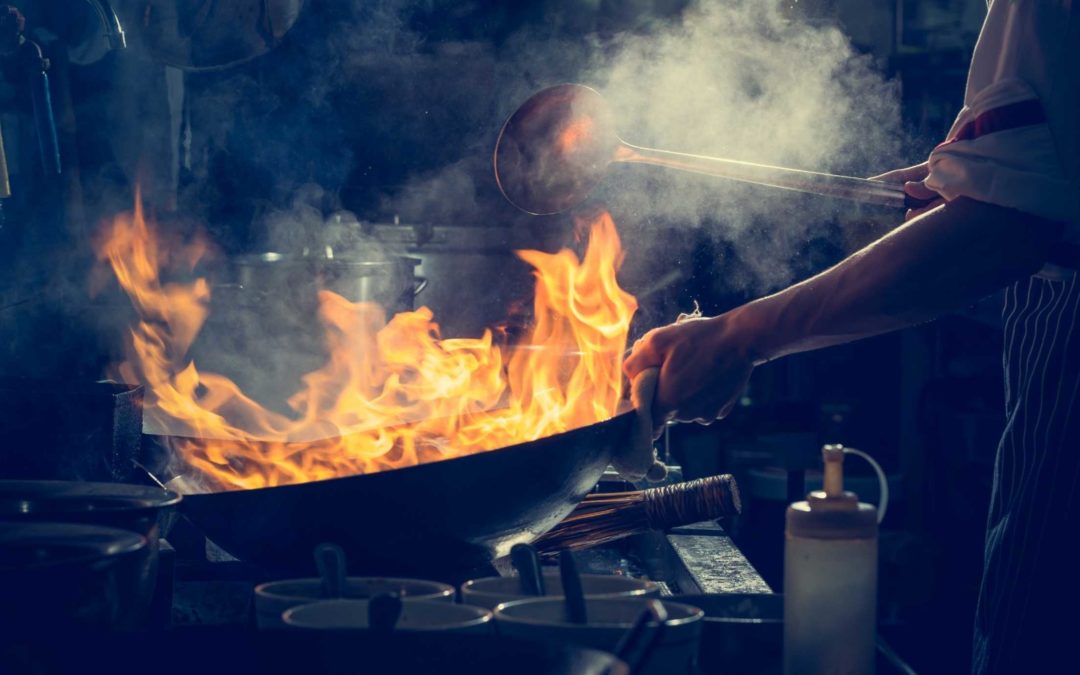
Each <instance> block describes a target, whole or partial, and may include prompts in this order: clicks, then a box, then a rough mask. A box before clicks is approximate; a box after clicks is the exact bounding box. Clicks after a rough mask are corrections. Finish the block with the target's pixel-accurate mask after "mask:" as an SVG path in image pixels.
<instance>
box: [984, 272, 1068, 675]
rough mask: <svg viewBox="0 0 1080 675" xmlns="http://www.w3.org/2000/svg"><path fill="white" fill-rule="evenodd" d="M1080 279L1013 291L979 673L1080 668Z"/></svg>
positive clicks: (1039, 282)
mask: <svg viewBox="0 0 1080 675" xmlns="http://www.w3.org/2000/svg"><path fill="white" fill-rule="evenodd" d="M1078 278H1080V274H1078V275H1072V276H1071V278H1067V279H1064V280H1051V279H1045V278H1040V277H1031V278H1029V279H1027V280H1025V281H1020V282H1017V283H1016V284H1015V285H1013V286H1012V287H1010V288H1009V289H1008V290H1007V291H1006V299H1005V308H1004V314H1003V316H1004V320H1005V348H1004V356H1003V358H1004V365H1005V404H1006V415H1007V417H1006V427H1005V432H1004V434H1003V435H1002V438H1001V443H1000V445H999V446H998V453H997V462H996V465H995V469H994V487H993V495H992V497H991V502H990V516H989V522H988V526H987V535H986V559H985V565H984V570H983V581H982V586H981V589H980V594H979V605H978V609H977V611H976V618H975V643H974V654H973V657H974V659H973V672H974V673H977V674H979V675H983V674H989V673H994V674H997V673H1035V672H1080V658H1078V656H1080V650H1077V648H1076V645H1078V644H1080V592H1078V589H1080V580H1078V579H1076V578H1075V575H1076V573H1077V572H1080V558H1078V557H1077V556H1076V555H1075V554H1074V550H1077V549H1080V546H1078V545H1077V543H1076V542H1077V538H1078V537H1080V396H1078V394H1080V319H1078V315H1080V283H1078V281H1077V280H1078ZM1042 667H1051V668H1052V669H1051V670H1046V671H1043V670H1040V668H1042ZM1062 668H1064V669H1062Z"/></svg>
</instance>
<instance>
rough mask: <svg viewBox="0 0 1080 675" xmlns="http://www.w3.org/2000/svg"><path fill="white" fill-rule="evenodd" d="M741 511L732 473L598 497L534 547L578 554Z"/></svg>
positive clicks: (588, 500)
mask: <svg viewBox="0 0 1080 675" xmlns="http://www.w3.org/2000/svg"><path fill="white" fill-rule="evenodd" d="M741 511H742V500H741V499H740V497H739V487H738V485H737V484H736V483H735V479H734V478H733V477H732V476H731V475H729V474H722V475H719V476H709V477H708V478H698V479H697V480H692V481H687V482H685V483H677V484H675V485H667V486H664V487H659V488H650V489H648V490H637V491H634V492H606V493H594V494H590V495H588V496H586V497H585V499H584V500H583V501H582V502H581V503H580V504H578V506H577V508H575V509H574V511H573V512H571V513H570V515H569V516H567V517H566V518H565V519H564V520H563V521H562V522H561V523H559V524H558V525H556V526H555V528H554V529H553V530H551V531H550V532H548V533H547V534H545V535H544V536H542V537H540V538H539V539H537V540H536V542H535V543H534V545H535V546H536V548H537V549H538V550H540V551H541V553H544V554H551V553H554V552H555V551H560V550H571V551H574V550H580V549H585V548H590V547H592V546H599V545H601V544H605V543H608V542H611V541H615V540H617V539H622V538H624V537H629V536H631V535H634V534H638V533H640V532H645V531H648V530H666V529H668V528H672V527H677V526H679V525H690V524H692V523H699V522H702V521H705V520H715V519H717V518H724V517H727V516H734V515H737V514H739V513H740V512H741Z"/></svg>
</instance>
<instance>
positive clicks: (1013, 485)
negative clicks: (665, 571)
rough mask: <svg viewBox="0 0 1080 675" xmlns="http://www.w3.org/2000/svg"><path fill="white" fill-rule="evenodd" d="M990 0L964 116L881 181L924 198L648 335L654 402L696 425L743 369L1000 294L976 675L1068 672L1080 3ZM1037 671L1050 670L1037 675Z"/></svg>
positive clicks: (638, 349)
mask: <svg viewBox="0 0 1080 675" xmlns="http://www.w3.org/2000/svg"><path fill="white" fill-rule="evenodd" d="M1076 4H1077V3H1075V2H1073V1H1072V0H990V2H989V11H988V14H987V17H986V21H985V23H984V25H983V28H982V32H981V34H980V36H979V41H978V44H977V45H976V48H975V52H974V55H973V57H972V60H971V67H970V70H969V73H968V82H967V90H966V93H965V97H964V107H963V109H962V110H961V111H960V114H959V116H958V117H957V119H956V122H955V123H954V124H953V127H952V129H951V130H950V132H949V134H948V136H947V138H946V139H945V140H944V141H943V142H942V143H941V144H940V145H938V146H937V147H936V148H935V149H934V150H933V152H931V153H930V157H929V159H928V160H927V161H926V162H924V163H923V164H919V165H917V166H913V167H910V168H907V169H900V170H897V171H892V172H890V173H887V174H884V175H882V176H880V177H879V178H880V179H881V180H885V181H897V182H900V181H903V182H904V184H905V190H906V191H907V193H908V194H910V195H912V196H915V197H918V198H921V199H928V198H934V202H933V203H932V204H931V205H930V206H929V207H927V208H924V209H921V210H919V211H914V212H909V213H908V214H907V218H906V219H905V220H906V222H905V223H904V224H903V225H902V226H901V227H899V228H897V229H896V230H894V231H893V232H891V233H890V234H888V235H887V236H885V237H882V238H881V239H880V240H878V241H877V242H875V243H873V244H871V245H870V246H868V247H866V248H864V249H863V250H861V251H859V252H857V253H855V254H853V255H851V256H850V257H848V258H847V259H845V260H844V261H842V262H840V263H839V264H837V265H836V266H835V267H833V268H831V269H829V270H827V271H825V272H822V273H821V274H819V275H817V276H815V277H813V278H811V279H808V280H806V281H803V282H802V283H799V284H796V285H794V286H791V287H790V288H787V289H785V290H783V291H781V292H779V293H776V294H775V295H771V296H769V297H765V298H761V299H759V300H756V301H754V302H751V303H749V304H746V305H743V306H741V307H738V308H736V309H733V310H731V311H729V312H727V313H725V314H721V315H720V316H715V317H708V318H699V319H695V320H691V321H683V322H680V323H678V324H673V325H670V326H665V327H663V328H658V329H656V330H653V331H650V332H649V333H648V334H646V335H645V336H644V337H643V338H642V339H641V340H639V341H638V343H637V344H636V345H635V346H634V350H633V353H632V354H631V356H630V357H629V359H628V360H627V362H626V371H627V375H629V376H630V377H631V378H633V376H634V375H636V374H638V373H639V372H641V371H642V370H644V369H646V368H650V367H659V368H660V378H659V383H658V388H657V393H656V401H655V409H656V410H657V411H659V412H662V413H664V414H665V415H666V416H667V418H668V419H675V420H682V421H698V422H705V423H707V422H710V421H712V420H714V419H717V418H722V417H724V416H725V415H727V414H728V412H729V411H730V410H731V409H732V406H733V405H734V404H735V402H736V401H737V400H738V398H739V397H740V394H741V392H742V391H743V388H744V387H745V386H746V383H747V380H748V379H749V377H750V374H751V373H752V372H753V370H754V368H755V367H756V366H758V365H760V364H762V363H765V362H767V361H771V360H772V359H777V358H780V357H782V356H785V355H787V354H793V353H797V352H802V351H808V350H811V349H819V348H821V347H828V346H831V345H837V344H841V343H845V342H849V341H852V340H857V339H859V338H863V337H867V336H871V335H877V334H879V333H884V332H887V331H892V330H896V329H899V328H903V327H906V326H911V325H914V324H917V323H920V322H924V321H928V320H930V319H933V318H934V317H936V316H938V315H940V314H942V313H944V312H948V311H950V310H953V309H957V308H960V307H964V306H965V305H968V304H970V303H972V302H974V301H976V300H978V299H979V298H982V297H984V296H986V295H988V294H990V293H991V292H993V291H996V290H998V289H1002V288H1004V289H1005V303H1004V309H1003V319H1004V332H1005V335H1004V338H1005V339H1004V358H1003V361H1004V367H1005V401H1006V418H1005V428H1004V433H1003V435H1002V438H1001V441H1000V444H999V445H998V450H997V459H996V466H995V471H994V486H993V494H992V497H991V504H990V515H989V522H988V527H987V533H986V553H985V562H984V568H983V576H982V583H981V587H980V594H979V602H978V608H977V610H976V617H975V639H974V651H973V672H975V673H1006V672H1008V673H1025V672H1036V671H1037V668H1038V666H1039V665H1043V664H1056V665H1057V666H1058V667H1059V668H1060V667H1061V666H1062V665H1065V664H1069V665H1067V666H1066V668H1067V669H1071V668H1075V667H1077V666H1076V665H1075V656H1076V648H1075V642H1076V640H1077V639H1080V618H1078V617H1080V614H1078V612H1080V582H1078V580H1077V578H1076V575H1077V573H1080V557H1078V556H1077V555H1076V553H1075V552H1074V551H1075V550H1077V549H1080V545H1078V544H1077V543H1076V542H1077V540H1078V538H1080V275H1078V274H1077V273H1076V271H1075V270H1077V269H1080V8H1077V7H1075V5H1076ZM1047 672H1049V671H1047Z"/></svg>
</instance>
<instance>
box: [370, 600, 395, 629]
mask: <svg viewBox="0 0 1080 675" xmlns="http://www.w3.org/2000/svg"><path fill="white" fill-rule="evenodd" d="M400 618H401V598H399V597H398V595H397V593H380V594H379V595H376V596H375V597H373V598H372V599H371V600H370V601H369V602H368V627H369V628H370V629H371V630H373V631H376V632H380V633H389V632H391V631H393V630H394V628H395V627H396V626H397V622H398V619H400Z"/></svg>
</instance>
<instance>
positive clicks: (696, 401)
mask: <svg viewBox="0 0 1080 675" xmlns="http://www.w3.org/2000/svg"><path fill="white" fill-rule="evenodd" d="M739 323H740V322H739V320H738V317H737V315H736V314H735V313H734V312H729V313H728V314H722V315H720V316H716V317H705V318H691V319H685V320H681V321H679V322H678V323H673V324H671V325H670V326H664V327H663V328H656V329H654V330H651V331H649V332H648V333H646V334H645V336H644V337H642V338H641V339H640V340H638V341H637V342H636V343H634V348H633V351H632V352H631V354H630V356H629V358H627V360H626V363H625V364H624V366H623V369H624V370H625V371H626V375H627V377H629V378H630V379H631V380H633V379H634V377H635V376H636V375H637V374H638V373H640V372H641V371H643V370H645V369H646V368H655V367H658V368H660V379H659V381H658V383H657V386H656V398H655V399H654V401H653V414H654V420H653V422H654V424H657V425H660V424H662V422H663V421H666V420H672V419H674V420H678V421H681V422H699V423H701V424H708V423H710V422H712V421H713V420H716V419H720V418H723V417H725V416H727V414H728V413H729V412H731V409H732V407H733V406H734V405H735V402H736V401H738V400H739V396H740V395H741V394H742V392H743V390H744V389H745V388H746V382H747V380H749V379H750V373H751V371H753V369H754V362H753V359H752V358H751V357H750V355H749V349H748V348H746V347H744V346H743V344H742V342H743V334H744V332H745V331H743V330H742V328H743V326H740V325H739Z"/></svg>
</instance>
